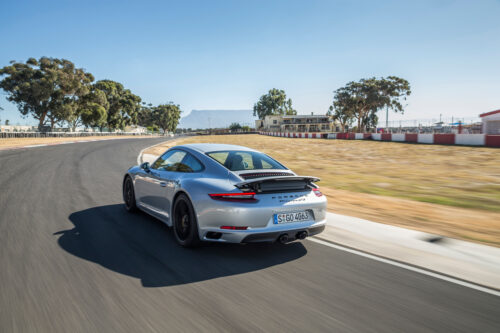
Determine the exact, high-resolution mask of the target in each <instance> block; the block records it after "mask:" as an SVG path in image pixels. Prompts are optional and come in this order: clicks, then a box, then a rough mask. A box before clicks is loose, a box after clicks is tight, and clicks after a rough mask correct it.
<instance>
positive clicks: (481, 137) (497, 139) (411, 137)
mask: <svg viewBox="0 0 500 333" xmlns="http://www.w3.org/2000/svg"><path fill="white" fill-rule="evenodd" d="M260 134H262V135H270V136H279V137H286V138H306V139H320V138H324V139H340V140H375V141H393V142H408V143H425V144H440V145H465V146H487V147H500V135H485V134H454V133H435V134H429V133H422V134H417V133H404V134H403V133H394V134H393V133H328V134H327V133H295V132H260Z"/></svg>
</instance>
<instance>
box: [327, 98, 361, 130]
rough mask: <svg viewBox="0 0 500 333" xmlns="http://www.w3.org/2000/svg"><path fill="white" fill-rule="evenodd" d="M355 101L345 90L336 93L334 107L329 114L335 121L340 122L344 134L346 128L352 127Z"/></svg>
mask: <svg viewBox="0 0 500 333" xmlns="http://www.w3.org/2000/svg"><path fill="white" fill-rule="evenodd" d="M354 110H355V100H354V99H353V98H352V96H351V95H350V94H349V92H348V91H346V89H345V88H340V89H337V90H336V91H335V95H334V98H333V105H331V106H330V108H329V114H330V115H331V116H332V117H333V120H336V121H338V122H339V124H340V126H341V128H342V132H345V130H346V126H348V125H349V126H350V125H351V124H352V122H353V120H354V116H355V111H354Z"/></svg>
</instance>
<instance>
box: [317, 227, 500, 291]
mask: <svg viewBox="0 0 500 333" xmlns="http://www.w3.org/2000/svg"><path fill="white" fill-rule="evenodd" d="M308 240H310V241H311V242H315V243H318V244H322V245H326V246H329V247H332V248H334V249H337V250H340V251H345V252H349V253H352V254H356V255H358V256H361V257H365V258H368V259H372V260H376V261H380V262H383V263H386V264H389V265H393V266H396V267H400V268H404V269H407V270H410V271H413V272H417V273H420V274H424V275H428V276H432V277H434V278H437V279H441V280H444V281H447V282H451V283H455V284H458V285H460V286H463V287H467V288H471V289H474V290H478V291H482V292H484V293H488V294H491V295H495V296H500V291H498V290H494V289H490V288H487V287H483V286H480V285H477V284H474V283H471V282H466V281H463V280H459V279H455V278H452V277H450V276H446V275H442V274H439V273H436V272H431V271H428V270H425V269H423V268H418V267H415V266H411V265H406V264H403V263H401V262H398V261H394V260H391V259H386V258H382V257H378V256H376V255H373V254H369V253H366V252H362V251H358V250H355V249H351V248H348V247H344V246H342V245H337V244H333V243H330V242H326V241H324V240H321V239H318V238H313V237H311V238H308Z"/></svg>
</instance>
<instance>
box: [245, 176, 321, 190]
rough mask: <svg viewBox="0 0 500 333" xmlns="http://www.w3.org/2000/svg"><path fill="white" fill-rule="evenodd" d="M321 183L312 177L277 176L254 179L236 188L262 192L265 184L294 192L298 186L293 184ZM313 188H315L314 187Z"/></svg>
mask: <svg viewBox="0 0 500 333" xmlns="http://www.w3.org/2000/svg"><path fill="white" fill-rule="evenodd" d="M319 181H320V179H319V178H318V177H311V176H276V177H262V178H257V179H252V180H249V181H245V182H241V183H238V184H236V185H235V186H236V187H237V188H239V189H241V190H244V189H252V190H255V191H257V192H262V186H261V185H262V184H264V183H266V184H267V185H271V184H273V185H276V186H277V187H278V188H279V187H282V188H283V189H287V188H289V189H290V190H292V189H295V188H297V186H296V185H295V186H293V185H292V184H300V183H302V184H304V185H312V183H314V182H319ZM280 185H281V186H280ZM291 185H292V186H291ZM312 186H313V187H314V185H312ZM272 187H275V186H272Z"/></svg>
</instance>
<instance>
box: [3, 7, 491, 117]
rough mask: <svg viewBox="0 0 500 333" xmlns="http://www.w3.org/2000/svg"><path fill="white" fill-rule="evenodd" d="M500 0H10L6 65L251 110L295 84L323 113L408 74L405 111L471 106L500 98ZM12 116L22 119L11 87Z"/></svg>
mask: <svg viewBox="0 0 500 333" xmlns="http://www.w3.org/2000/svg"><path fill="white" fill-rule="evenodd" d="M499 17H500V1H493V0H490V1H311V0H308V1H305V0H304V1H292V0H288V1H270V0H268V1H236V0H234V1H215V0H211V1H175V2H170V1H158V2H152V1H141V2H139V1H136V2H127V1H105V0H104V1H95V2H93V1H78V2H77V1H59V2H53V1H37V2H28V1H7V0H3V1H1V2H0V36H1V37H0V41H1V50H0V66H5V65H7V64H8V62H9V61H10V60H17V61H25V60H26V59H28V58H29V57H36V58H38V57H40V56H50V57H58V58H66V59H69V60H71V61H73V62H74V63H75V64H76V65H77V66H78V67H83V68H85V69H86V70H88V71H90V72H91V73H93V74H94V75H95V77H96V79H112V80H116V81H119V82H122V83H123V84H124V85H125V86H126V87H127V88H129V89H131V90H132V91H133V92H134V93H136V94H138V95H139V96H141V97H142V98H143V100H145V101H147V102H151V103H153V104H158V103H162V102H168V101H174V102H175V103H178V104H180V105H181V108H182V110H183V111H184V112H185V114H187V113H188V112H190V111H191V110H192V109H251V108H252V106H253V104H254V103H255V101H257V99H258V98H259V96H260V95H262V94H264V93H266V92H267V90H269V89H270V88H273V87H276V88H280V89H284V90H285V91H286V93H287V95H288V96H289V97H291V98H292V100H293V104H294V106H295V108H296V109H297V110H298V112H299V113H310V112H314V113H324V112H326V110H327V109H328V106H329V105H330V103H331V101H332V97H333V91H334V90H335V89H337V88H339V87H341V86H342V85H344V84H345V83H347V82H348V81H352V80H359V79H360V78H367V77H372V76H377V77H380V76H387V75H397V76H401V77H403V78H406V79H407V80H409V81H410V83H411V85H412V90H413V92H412V96H411V97H410V98H409V100H408V106H407V107H406V112H405V115H404V116H399V115H391V119H393V120H394V119H421V118H436V117H439V114H440V113H441V114H443V116H449V117H451V116H455V117H468V116H477V115H478V114H479V113H482V112H486V111H490V110H494V109H498V108H500V23H499V21H498V18H499ZM0 106H2V107H4V109H5V110H4V111H1V112H0V118H1V119H2V123H3V121H4V120H5V119H6V118H7V119H10V120H11V122H14V123H15V122H20V123H21V124H24V123H26V122H28V123H35V122H34V121H33V120H29V119H27V120H24V119H21V117H20V115H19V112H18V111H17V109H16V107H15V106H14V105H11V104H9V103H7V102H6V101H5V93H4V92H0Z"/></svg>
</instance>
